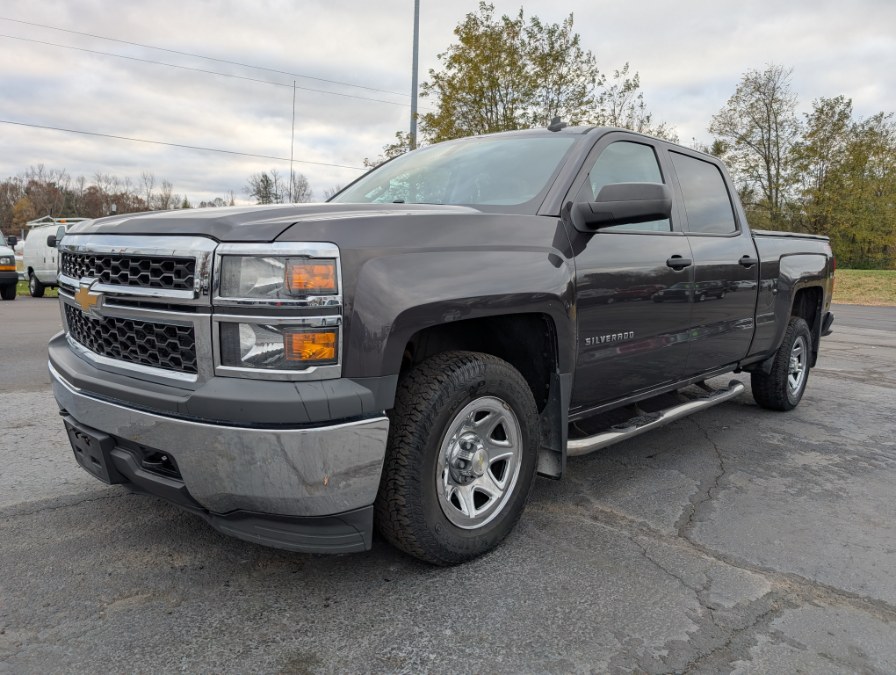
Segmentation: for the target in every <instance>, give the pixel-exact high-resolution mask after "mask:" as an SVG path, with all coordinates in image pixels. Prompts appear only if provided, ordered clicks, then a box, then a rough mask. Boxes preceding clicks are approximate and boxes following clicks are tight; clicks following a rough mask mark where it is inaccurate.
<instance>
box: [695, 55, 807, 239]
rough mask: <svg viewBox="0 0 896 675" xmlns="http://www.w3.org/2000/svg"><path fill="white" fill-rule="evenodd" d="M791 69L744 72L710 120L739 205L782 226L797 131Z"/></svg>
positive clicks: (760, 221) (762, 222)
mask: <svg viewBox="0 0 896 675" xmlns="http://www.w3.org/2000/svg"><path fill="white" fill-rule="evenodd" d="M791 72H792V71H791V70H790V69H786V68H784V67H783V66H778V65H769V66H767V67H766V68H765V69H764V70H761V71H760V70H750V71H748V72H746V73H745V74H744V75H743V76H742V77H741V81H740V83H739V84H738V85H737V89H736V90H735V92H734V95H733V96H732V97H731V98H729V99H728V102H727V103H726V104H725V107H723V108H722V109H721V110H720V111H719V112H718V113H716V114H715V115H714V116H713V118H712V123H711V124H710V126H709V131H710V133H711V134H713V135H714V136H715V137H716V140H719V141H723V142H724V143H726V144H727V152H726V155H725V159H726V160H727V162H728V165H729V167H730V168H731V170H732V173H733V174H734V178H735V180H736V181H737V183H738V189H739V190H740V192H741V197H742V199H743V201H744V207H745V208H746V209H747V211H748V213H749V215H750V217H751V220H752V221H753V222H754V223H755V224H757V225H759V226H762V227H772V228H777V229H781V228H783V227H785V226H786V218H785V214H786V205H787V202H788V197H789V191H790V187H791V183H792V173H791V172H790V171H789V170H788V169H789V167H788V162H787V160H788V157H789V152H790V148H791V146H792V145H793V143H794V141H795V140H796V138H797V136H798V134H799V131H800V126H799V121H798V119H797V116H796V95H795V94H794V93H793V92H792V91H791V88H790V76H791Z"/></svg>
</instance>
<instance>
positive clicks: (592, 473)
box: [0, 297, 896, 673]
mask: <svg viewBox="0 0 896 675" xmlns="http://www.w3.org/2000/svg"><path fill="white" fill-rule="evenodd" d="M834 311H835V313H836V315H837V322H836V323H835V326H834V328H835V332H834V333H833V335H831V336H829V337H827V338H825V339H824V340H823V343H822V355H821V359H820V361H819V364H818V367H817V368H816V369H815V370H813V371H812V373H811V376H810V379H809V385H808V391H807V393H806V396H805V398H804V399H803V402H802V404H801V405H800V407H799V408H797V409H796V410H795V411H792V412H790V413H774V412H769V411H765V410H761V409H759V408H758V407H757V406H756V405H755V404H754V403H753V401H752V398H751V396H750V395H749V393H746V394H744V395H742V396H741V397H739V398H737V399H734V400H733V401H730V402H728V403H725V404H722V405H720V406H717V407H715V408H712V409H711V410H708V411H705V412H702V413H698V414H696V415H694V416H692V417H690V418H687V419H684V420H680V421H678V422H675V423H673V424H672V425H670V426H668V427H666V428H664V429H660V430H657V431H654V432H651V433H649V434H645V435H643V436H640V437H638V438H635V439H632V440H630V441H627V442H625V443H622V444H619V445H617V446H614V447H612V448H609V449H607V450H604V451H602V452H599V453H596V454H593V455H589V456H586V457H581V458H573V459H571V460H570V462H569V466H568V475H567V476H566V477H565V478H564V479H563V480H562V481H549V480H545V479H539V480H538V482H537V484H536V488H535V491H534V494H533V499H532V501H531V503H530V504H529V506H528V508H527V510H526V513H525V514H524V516H523V518H522V521H521V522H520V525H519V527H518V528H517V530H516V531H515V532H514V533H513V534H512V535H511V536H510V537H509V538H508V539H507V541H506V542H505V543H504V544H503V545H502V546H501V547H499V548H498V549H497V550H495V551H493V552H491V553H489V554H488V555H486V556H483V557H482V558H480V559H478V560H476V561H474V562H472V563H468V564H466V565H462V566H459V567H455V568H450V569H440V568H434V567H430V566H427V565H424V564H421V563H418V562H416V561H415V560H413V559H411V558H408V557H407V556H404V555H402V554H400V553H398V552H397V551H395V550H394V549H392V548H390V547H389V546H388V545H387V544H385V543H384V542H382V541H379V540H377V541H375V543H374V548H373V550H372V551H370V552H369V553H364V554H355V555H345V556H314V555H301V554H293V553H287V552H282V551H277V550H273V549H267V548H263V547H260V546H256V545H252V544H248V543H245V542H240V541H237V540H234V539H230V538H227V537H224V536H223V535H220V534H218V533H216V532H215V531H213V530H211V529H210V528H209V527H208V526H207V525H206V524H205V523H204V522H202V521H201V520H200V519H199V518H197V517H194V516H191V515H189V514H187V513H184V512H181V511H179V510H178V509H176V508H174V507H172V506H170V505H168V504H166V503H164V502H162V501H161V500H158V499H155V498H149V497H139V496H134V495H130V494H129V493H127V492H126V491H125V490H123V489H121V488H116V487H108V486H105V485H103V484H101V483H99V482H97V481H96V480H95V479H93V478H91V477H90V476H88V475H87V474H86V473H85V472H84V471H83V470H81V469H80V468H79V467H78V466H77V465H76V464H75V461H74V459H72V458H71V452H70V450H69V448H68V445H67V442H66V439H65V435H64V432H63V430H62V425H61V422H60V420H59V418H58V415H57V413H56V407H55V404H54V403H53V400H52V395H51V394H50V392H49V388H48V386H47V377H46V372H45V368H46V366H45V354H44V350H43V345H45V343H46V340H47V339H48V338H49V337H50V335H52V334H53V333H54V332H55V331H57V330H59V314H58V307H57V304H56V301H55V300H49V299H47V300H39V301H38V300H34V299H31V298H21V297H20V298H19V299H17V300H16V301H15V302H12V303H10V302H5V303H2V304H0V322H2V325H3V326H4V329H5V335H6V337H4V338H3V341H2V348H0V362H2V364H3V365H2V371H0V372H2V373H3V374H2V377H3V379H4V386H3V390H4V396H3V403H4V412H3V416H2V419H3V423H2V433H0V459H2V461H3V469H2V470H0V672H9V673H47V672H90V673H96V672H153V673H157V672H158V673H166V672H196V673H204V672H266V673H271V672H284V673H311V672H407V673H418V672H438V673H441V672H445V673H448V672H488V673H503V672H507V673H511V672H512V673H518V672H551V673H553V672H557V673H566V672H630V671H639V672H705V673H716V672H735V673H752V672H767V673H784V672H787V673H790V672H811V673H829V672H836V673H840V672H863V673H866V672H867V673H892V672H896V574H894V572H896V500H894V499H893V495H894V488H893V485H894V484H896V414H894V413H896V308H851V307H848V306H837V307H835V309H834ZM11 335H14V338H11V337H10V336H11ZM739 377H741V379H744V380H748V378H746V377H745V376H739ZM724 379H725V380H727V379H729V378H727V377H726V378H724Z"/></svg>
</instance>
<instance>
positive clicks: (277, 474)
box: [50, 363, 389, 552]
mask: <svg viewBox="0 0 896 675" xmlns="http://www.w3.org/2000/svg"><path fill="white" fill-rule="evenodd" d="M50 375H51V379H52V384H53V392H54V394H55V396H56V401H57V403H58V404H59V407H60V409H61V410H62V414H63V415H64V416H65V417H66V419H67V422H69V424H74V425H75V426H76V427H81V428H85V429H87V430H90V431H93V432H100V433H99V434H98V436H108V437H109V439H110V440H109V441H108V444H109V448H108V451H109V453H110V457H111V462H112V464H113V466H114V470H115V471H116V472H117V473H118V474H120V477H121V478H122V480H118V481H117V482H126V483H129V484H130V486H131V487H132V488H134V489H136V490H138V491H142V492H149V493H152V494H156V495H158V496H161V497H164V498H167V499H169V500H170V501H173V502H175V503H178V504H180V505H181V506H184V507H186V508H189V509H191V510H193V511H194V512H197V513H199V514H200V515H202V516H203V517H205V518H206V519H207V520H208V521H209V522H210V523H211V524H212V525H213V526H214V527H216V528H217V529H219V530H221V531H223V532H225V533H227V534H231V535H234V536H237V537H240V538H243V539H248V540H251V541H256V542H259V543H264V544H267V545H272V546H277V547H279V548H287V549H290V550H301V551H314V552H319V551H356V550H365V549H367V548H369V547H370V531H371V523H372V510H371V505H372V504H373V501H374V499H375V497H376V493H377V490H378V488H379V481H380V473H381V470H382V464H383V458H384V456H385V448H386V438H387V435H388V431H389V422H388V419H387V418H386V417H385V416H382V415H380V416H376V417H369V418H366V419H361V420H357V421H351V422H346V423H341V424H331V425H323V424H321V425H317V426H313V427H309V426H306V427H301V428H282V427H274V428H253V427H236V426H226V425H223V424H215V423H206V422H198V421H191V420H187V419H180V418H176V417H169V416H165V415H160V414H155V413H151V412H147V411H142V410H137V409H133V408H129V407H126V406H123V405H119V404H117V403H113V402H111V401H107V400H103V399H100V398H97V397H94V396H91V395H90V394H89V393H88V392H86V391H84V390H82V389H79V388H78V387H77V386H76V385H74V384H73V383H72V382H70V381H68V380H67V379H66V378H65V377H64V375H63V374H61V373H60V372H59V371H58V370H57V369H56V368H54V367H53V364H52V363H51V364H50ZM70 433H71V432H70ZM153 451H161V452H163V453H168V454H170V455H171V457H173V458H174V460H175V462H176V467H177V470H178V475H177V476H175V477H171V476H170V475H163V474H156V473H155V472H153V471H152V470H147V468H146V466H145V465H143V464H141V458H142V457H145V456H147V455H148V454H152V452H153ZM314 532H317V533H318V534H319V535H320V536H315V535H314Z"/></svg>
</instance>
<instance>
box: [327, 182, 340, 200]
mask: <svg viewBox="0 0 896 675" xmlns="http://www.w3.org/2000/svg"><path fill="white" fill-rule="evenodd" d="M339 192H342V186H341V185H334V186H333V187H331V188H327V189H326V190H324V201H325V202H328V201H330V198H331V197H333V196H334V195H336V194H337V193H339Z"/></svg>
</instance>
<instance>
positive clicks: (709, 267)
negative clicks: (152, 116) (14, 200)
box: [49, 124, 834, 565]
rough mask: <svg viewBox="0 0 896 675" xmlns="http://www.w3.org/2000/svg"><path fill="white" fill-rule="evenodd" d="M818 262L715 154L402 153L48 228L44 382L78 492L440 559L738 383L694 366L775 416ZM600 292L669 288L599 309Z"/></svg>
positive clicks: (576, 134)
mask: <svg viewBox="0 0 896 675" xmlns="http://www.w3.org/2000/svg"><path fill="white" fill-rule="evenodd" d="M833 274H834V260H833V258H832V256H831V250H830V247H829V245H828V241H827V239H826V238H824V237H817V236H806V235H796V234H788V233H780V232H755V231H751V230H750V228H749V226H748V224H747V220H746V218H745V216H744V212H743V209H742V207H741V204H740V202H739V201H738V199H737V193H736V191H735V190H734V188H733V186H732V185H731V182H730V179H729V178H728V175H727V173H726V171H725V168H724V166H723V165H722V164H721V162H719V160H717V159H715V158H713V157H710V156H708V155H704V154H701V153H698V152H695V151H693V150H691V149H689V148H685V147H682V146H679V145H675V144H672V143H668V142H666V141H662V140H658V139H655V138H649V137H646V136H642V135H639V134H636V133H632V132H629V131H624V130H619V129H607V128H588V129H586V128H563V125H561V124H553V125H552V126H551V127H550V128H549V129H548V130H530V131H521V132H513V133H505V134H496V135H490V136H482V137H476V138H466V139H461V140H457V141H450V142H446V143H441V144H437V145H433V146H430V147H427V148H423V149H420V150H416V151H414V152H410V153H408V154H406V155H403V156H401V157H399V158H396V159H394V160H392V161H390V162H388V163H386V164H384V165H382V166H380V167H378V168H376V169H374V170H372V171H371V172H369V173H368V174H366V175H365V176H363V177H361V178H360V179H358V180H357V181H355V182H354V183H353V184H351V185H349V186H348V187H347V188H345V189H344V190H342V191H341V192H340V193H339V194H337V195H336V196H335V197H333V198H332V199H331V200H330V202H329V203H326V204H300V205H289V206H269V207H264V206H259V207H247V208H215V209H207V210H202V209H200V210H194V209H191V210H184V211H176V212H171V213H158V214H154V213H149V214H143V215H125V216H118V217H112V218H105V219H101V220H96V221H93V222H90V223H84V224H81V225H78V226H76V227H74V228H72V229H71V230H70V232H69V233H68V234H67V235H66V236H65V239H64V240H63V242H62V244H61V248H60V276H59V284H60V286H59V288H60V293H59V295H60V300H61V302H60V308H61V311H62V319H63V324H64V328H65V330H64V332H63V333H61V334H59V335H57V336H56V337H54V338H53V339H52V340H51V342H50V344H49V359H50V372H51V376H52V381H53V389H54V393H55V396H56V399H57V401H58V403H59V406H60V408H61V409H62V415H63V420H64V423H65V427H66V430H67V432H68V436H69V439H70V440H71V444H72V447H73V449H74V453H75V457H76V458H77V461H78V462H79V463H80V464H81V466H82V467H84V468H85V469H86V470H87V471H89V472H90V473H92V474H93V475H95V476H96V477H98V478H100V479H101V480H104V481H106V482H109V483H120V484H123V485H126V486H127V487H129V488H130V489H133V490H136V491H141V492H146V493H150V494H154V495H159V496H162V497H164V498H166V499H168V500H170V501H172V502H174V503H176V504H179V505H180V506H182V507H183V508H185V509H188V510H190V511H192V512H193V513H196V514H198V515H200V516H201V517H203V518H204V519H206V520H207V521H208V522H209V523H210V524H211V525H212V526H214V527H215V528H217V529H219V530H221V531H222V532H226V533H227V534H230V535H233V536H236V537H241V538H243V539H247V540H250V541H254V542H258V543H261V544H266V545H270V546H276V547H280V548H285V549H290V550H298V551H315V552H328V551H329V552H347V551H361V550H365V549H367V548H369V547H370V544H371V535H372V531H373V527H374V523H376V525H377V527H378V528H379V530H380V531H381V532H382V533H383V534H384V536H385V537H386V538H387V539H388V540H389V541H390V542H392V543H393V544H395V545H396V546H398V547H399V548H401V549H402V550H404V551H406V552H408V553H410V554H411V555H414V556H417V557H419V558H421V559H423V560H427V561H429V562H432V563H436V564H443V565H447V564H455V563H460V562H463V561H465V560H469V559H470V558H473V557H474V556H477V555H479V554H481V553H483V552H485V551H487V550H489V549H491V548H492V547H494V546H496V545H497V544H498V543H499V542H500V541H501V540H502V539H503V538H504V537H505V536H506V535H507V534H508V533H509V532H510V531H511V529H512V528H513V527H514V525H515V523H516V522H517V520H518V518H519V517H520V515H521V513H522V511H523V507H524V505H525V503H526V500H527V497H528V495H529V492H530V489H531V487H532V485H533V481H534V478H535V475H536V473H539V474H541V475H544V476H549V477H552V478H560V477H561V476H562V475H563V473H564V469H565V466H566V459H567V457H569V456H573V455H581V454H584V453H587V452H592V451H594V450H597V449H599V448H602V447H606V446H607V445H609V444H612V443H615V442H618V441H620V440H623V439H627V438H632V437H634V436H636V435H638V434H641V433H643V432H645V431H648V430H650V429H654V428H656V427H658V426H660V425H662V424H665V423H667V422H669V421H672V420H675V419H678V418H680V417H682V416H683V415H687V414H690V413H693V412H696V411H699V410H703V409H705V408H707V407H709V406H712V405H716V404H719V403H722V402H724V401H727V400H730V399H732V398H734V397H737V396H739V395H740V394H741V393H742V392H743V391H744V384H743V383H741V382H740V381H738V380H733V381H731V382H730V384H728V385H727V386H725V387H722V388H710V387H709V386H707V385H706V384H705V382H706V381H707V380H709V379H710V378H714V377H717V376H719V375H723V374H725V373H730V372H740V371H747V372H749V373H750V374H751V384H752V392H753V397H754V398H755V399H756V401H757V402H758V403H759V405H760V406H762V407H764V408H769V409H772V410H790V409H792V408H794V407H795V406H796V405H797V404H799V402H800V400H801V398H802V396H803V393H804V391H805V389H806V384H807V382H808V378H809V371H810V368H811V367H812V366H813V365H814V364H815V360H816V358H817V355H818V350H819V343H820V339H821V337H822V336H823V335H825V334H827V333H828V332H829V331H830V326H831V324H832V322H833V315H832V313H831V312H830V302H831V285H832V279H833ZM730 284H737V285H738V291H737V292H736V293H725V292H724V289H725V288H728V287H730V286H729V285H730ZM626 288H636V289H638V290H636V291H635V292H634V293H633V294H632V295H633V296H634V297H640V296H641V293H642V292H643V293H644V294H645V296H644V297H646V293H647V292H648V291H645V290H644V289H651V290H650V291H649V292H650V293H651V294H656V293H665V292H667V291H669V292H670V293H671V289H677V288H682V289H685V292H683V293H682V295H681V298H680V299H681V301H680V302H676V303H658V304H654V303H644V302H623V301H620V302H616V301H614V302H609V299H610V298H617V297H620V291H621V290H624V289H626ZM720 289H721V290H720ZM701 293H704V294H705V298H704V299H708V298H709V297H712V299H713V301H712V302H700V301H699V300H700V294H701ZM622 297H625V294H624V293H623V295H622ZM652 297H656V296H655V295H652ZM695 385H696V386H695ZM671 392H679V393H680V395H681V397H684V400H683V401H682V398H676V397H671V398H673V399H674V400H672V401H667V400H666V399H668V398H670V397H669V396H668V394H669V393H671ZM635 404H637V405H635ZM610 412H612V416H616V417H619V416H622V418H623V420H624V421H622V422H619V421H618V420H617V421H616V422H608V423H607V424H606V425H604V424H603V420H604V419H605V418H606V417H607V414H608V413H610ZM732 414H735V411H734V410H732ZM625 420H627V421H625ZM572 423H576V424H575V425H573V424H572ZM582 429H584V432H582V431H581V430H582Z"/></svg>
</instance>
